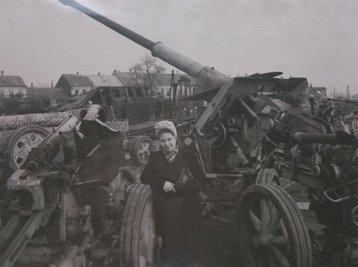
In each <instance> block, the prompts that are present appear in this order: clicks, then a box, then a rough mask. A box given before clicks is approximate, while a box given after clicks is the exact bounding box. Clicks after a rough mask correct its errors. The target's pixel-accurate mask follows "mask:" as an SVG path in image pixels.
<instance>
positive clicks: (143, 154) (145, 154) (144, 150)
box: [138, 140, 152, 162]
mask: <svg viewBox="0 0 358 267" xmlns="http://www.w3.org/2000/svg"><path fill="white" fill-rule="evenodd" d="M151 146H152V143H151V142H150V141H148V140H143V141H142V142H141V143H140V144H139V146H138V158H139V159H140V160H142V161H143V162H146V161H148V158H149V155H150V151H151Z"/></svg>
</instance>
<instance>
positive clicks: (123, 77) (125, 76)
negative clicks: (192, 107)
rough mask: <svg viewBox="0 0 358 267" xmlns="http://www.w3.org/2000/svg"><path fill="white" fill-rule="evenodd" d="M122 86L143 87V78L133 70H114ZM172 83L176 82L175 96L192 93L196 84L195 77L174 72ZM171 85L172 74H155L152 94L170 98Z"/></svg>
mask: <svg viewBox="0 0 358 267" xmlns="http://www.w3.org/2000/svg"><path fill="white" fill-rule="evenodd" d="M113 75H115V76H116V77H117V78H118V79H119V80H120V81H121V82H122V84H123V85H124V86H126V87H134V86H137V87H142V88H143V89H144V88H145V86H146V85H145V80H144V77H143V74H141V73H136V72H133V71H130V72H124V71H119V70H115V71H114V72H113ZM174 83H176V84H177V97H178V98H182V97H185V96H189V95H192V94H193V91H194V90H193V88H194V86H195V84H196V79H194V78H192V77H190V76H189V75H187V74H179V73H178V74H174ZM171 87H173V85H172V74H170V73H160V74H157V78H156V80H155V83H154V88H153V91H154V92H153V93H154V96H163V97H164V98H169V97H170V94H171V98H172V96H173V91H174V90H173V89H171Z"/></svg>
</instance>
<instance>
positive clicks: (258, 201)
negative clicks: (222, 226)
mask: <svg viewBox="0 0 358 267" xmlns="http://www.w3.org/2000/svg"><path fill="white" fill-rule="evenodd" d="M265 187H266V189H265ZM267 188H268V189H267ZM271 191H273V193H272V192H271ZM284 193H285V192H284ZM284 193H283V190H282V189H281V188H279V187H278V186H276V185H268V184H263V185H254V186H252V187H250V192H248V193H246V192H245V193H244V196H243V198H242V199H241V200H240V204H239V212H238V227H239V232H238V238H239V245H240V250H241V255H242V257H243V260H244V261H245V263H246V265H247V266H256V267H274V266H277V267H279V266H282V267H298V266H302V267H307V266H311V258H312V255H311V254H312V251H311V247H310V244H311V243H310V239H309V235H308V230H307V228H306V225H305V223H304V221H303V218H302V216H300V214H299V210H298V209H297V207H296V206H294V203H292V202H293V201H292V200H291V199H289V198H288V194H287V193H285V194H284ZM287 203H289V204H287Z"/></svg>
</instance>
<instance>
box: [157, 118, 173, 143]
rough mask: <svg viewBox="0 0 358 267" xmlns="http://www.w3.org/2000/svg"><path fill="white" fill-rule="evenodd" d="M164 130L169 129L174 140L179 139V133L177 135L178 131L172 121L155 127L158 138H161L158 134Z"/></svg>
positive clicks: (159, 123) (160, 122)
mask: <svg viewBox="0 0 358 267" xmlns="http://www.w3.org/2000/svg"><path fill="white" fill-rule="evenodd" d="M162 129H168V130H169V131H171V132H172V133H173V136H174V138H175V139H177V136H178V133H177V129H176V128H175V125H174V123H173V122H171V121H159V122H157V123H156V124H155V126H154V130H155V135H156V136H157V138H159V136H158V133H159V131H160V130H162Z"/></svg>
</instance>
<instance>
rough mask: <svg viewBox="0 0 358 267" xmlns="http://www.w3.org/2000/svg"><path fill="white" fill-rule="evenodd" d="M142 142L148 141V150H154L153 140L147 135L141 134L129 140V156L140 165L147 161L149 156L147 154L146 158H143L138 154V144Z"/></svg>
mask: <svg viewBox="0 0 358 267" xmlns="http://www.w3.org/2000/svg"><path fill="white" fill-rule="evenodd" d="M143 142H149V152H152V151H153V150H154V143H153V140H152V139H151V138H150V137H149V136H146V135H141V136H137V137H135V138H133V139H132V140H131V149H130V153H131V157H132V159H134V161H135V162H136V163H137V164H138V165H140V166H144V165H146V164H147V163H148V158H149V155H148V158H147V159H143V158H141V157H140V155H139V150H140V146H141V144H142V143H143Z"/></svg>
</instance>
